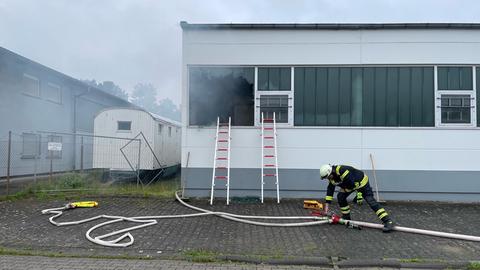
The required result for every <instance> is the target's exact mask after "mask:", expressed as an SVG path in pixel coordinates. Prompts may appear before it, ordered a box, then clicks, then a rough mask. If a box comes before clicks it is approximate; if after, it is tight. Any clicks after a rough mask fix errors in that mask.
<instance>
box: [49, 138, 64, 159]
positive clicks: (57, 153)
mask: <svg viewBox="0 0 480 270" xmlns="http://www.w3.org/2000/svg"><path fill="white" fill-rule="evenodd" d="M48 142H55V143H62V136H55V135H49V136H48ZM48 142H47V150H48ZM62 151H63V148H62V150H60V151H48V155H47V157H46V158H47V159H61V158H62Z"/></svg>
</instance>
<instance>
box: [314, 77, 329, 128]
mask: <svg viewBox="0 0 480 270" xmlns="http://www.w3.org/2000/svg"><path fill="white" fill-rule="evenodd" d="M315 77H316V83H315V90H316V91H315V92H316V113H317V115H316V122H315V124H316V125H317V126H326V125H327V96H328V95H327V93H328V72H327V68H316V76H315Z"/></svg>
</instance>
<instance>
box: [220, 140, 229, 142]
mask: <svg viewBox="0 0 480 270" xmlns="http://www.w3.org/2000/svg"><path fill="white" fill-rule="evenodd" d="M218 142H228V140H218Z"/></svg>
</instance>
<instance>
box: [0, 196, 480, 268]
mask: <svg viewBox="0 0 480 270" xmlns="http://www.w3.org/2000/svg"><path fill="white" fill-rule="evenodd" d="M84 199H85V200H97V201H98V202H99V204H100V207H98V208H94V209H92V208H88V209H87V208H85V209H74V210H70V211H67V212H65V214H64V216H62V217H61V218H60V220H61V221H73V220H78V219H81V218H87V217H92V216H96V215H100V214H108V215H123V216H143V215H166V214H169V215H171V214H186V213H195V211H193V210H191V209H188V208H186V207H184V206H182V205H181V204H179V203H178V202H175V201H173V200H162V199H154V198H128V197H127V198H126V197H100V198H84ZM65 203H66V201H59V200H56V201H44V200H43V201H39V200H34V199H30V200H20V201H14V202H0V217H1V219H0V246H2V247H7V248H15V249H31V250H42V251H52V252H59V251H61V252H64V253H68V254H76V255H79V254H81V255H133V256H149V257H154V258H155V257H163V258H168V257H169V256H170V257H172V256H173V257H175V256H179V255H184V254H185V252H186V251H189V250H193V251H197V250H203V251H211V252H215V253H216V254H236V255H265V256H272V257H289V256H290V257H331V256H333V257H340V258H349V259H362V258H363V259H384V258H400V259H402V258H407V259H408V258H425V259H442V260H478V259H479V258H480V242H469V241H463V240H452V239H446V238H438V237H431V236H423V235H417V234H408V233H401V232H394V233H391V234H385V233H382V232H381V231H380V230H375V229H368V228H365V229H363V230H361V231H358V230H354V229H347V228H345V227H344V226H341V225H319V226H308V227H299V228H278V227H261V226H253V225H248V224H243V223H238V222H234V221H230V220H226V219H223V218H220V217H215V216H204V217H196V218H179V219H168V220H165V219H164V220H159V224H157V225H154V226H151V227H147V228H144V229H140V230H136V231H133V232H132V234H133V236H134V238H135V243H134V244H133V245H132V246H130V247H127V248H106V247H101V246H98V245H95V244H93V243H91V242H89V241H88V240H87V239H86V238H85V232H86V231H87V230H88V229H89V228H90V227H91V226H93V225H94V224H97V223H98V221H97V222H95V221H94V222H91V223H89V224H83V225H76V226H67V227H56V226H53V225H52V224H50V223H49V222H48V217H49V216H46V215H41V214H40V211H41V210H42V209H45V208H52V207H59V206H62V205H64V204H65ZM190 203H191V204H193V205H195V206H198V207H202V208H206V209H210V210H215V211H226V212H232V213H238V214H244V215H295V216H298V215H308V214H309V212H308V211H307V210H304V209H303V208H302V206H303V203H302V201H301V200H283V201H282V202H281V203H280V204H276V203H275V202H273V201H267V202H266V203H265V204H263V205H262V204H260V203H257V202H250V203H232V204H231V205H230V206H226V205H225V203H224V202H223V201H218V202H217V203H216V204H215V205H214V206H213V207H211V206H210V205H209V204H208V201H207V200H206V199H198V200H193V201H191V202H190ZM385 208H386V209H387V210H388V211H389V213H390V214H391V216H392V217H393V219H394V220H395V221H396V223H397V225H400V226H406V227H413V228H421V229H430V230H438V231H444V232H451V233H463V234H470V235H477V236H480V226H479V224H480V204H458V203H432V202H424V203H421V202H415V203H414V202H388V204H386V205H385ZM334 209H336V210H337V212H339V211H338V207H336V206H335V207H334ZM352 217H353V218H354V219H356V220H362V221H368V222H378V220H377V219H376V215H375V213H373V212H372V211H371V210H370V208H369V207H368V206H367V205H363V206H357V205H353V207H352ZM129 226H131V224H127V223H122V224H112V225H109V226H108V227H104V228H101V229H99V230H98V231H95V233H94V235H98V234H101V233H103V232H108V231H110V230H112V229H113V228H125V227H129Z"/></svg>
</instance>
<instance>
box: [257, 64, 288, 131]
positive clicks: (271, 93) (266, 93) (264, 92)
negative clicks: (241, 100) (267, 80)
mask: <svg viewBox="0 0 480 270" xmlns="http://www.w3.org/2000/svg"><path fill="white" fill-rule="evenodd" d="M285 67H286V66H255V67H254V68H255V70H254V71H255V73H254V85H253V88H254V92H255V102H254V108H255V109H254V111H255V112H254V113H255V114H254V126H255V127H260V126H261V125H262V123H261V122H260V120H261V119H260V111H261V110H260V109H261V108H260V97H261V96H279V95H280V96H288V122H287V123H276V125H277V127H293V119H294V115H293V112H294V108H293V104H294V100H293V98H294V95H293V93H294V91H295V89H294V81H295V80H294V78H295V77H294V76H295V72H294V67H293V66H288V67H289V68H290V90H275V91H273V90H258V69H259V68H285Z"/></svg>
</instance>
